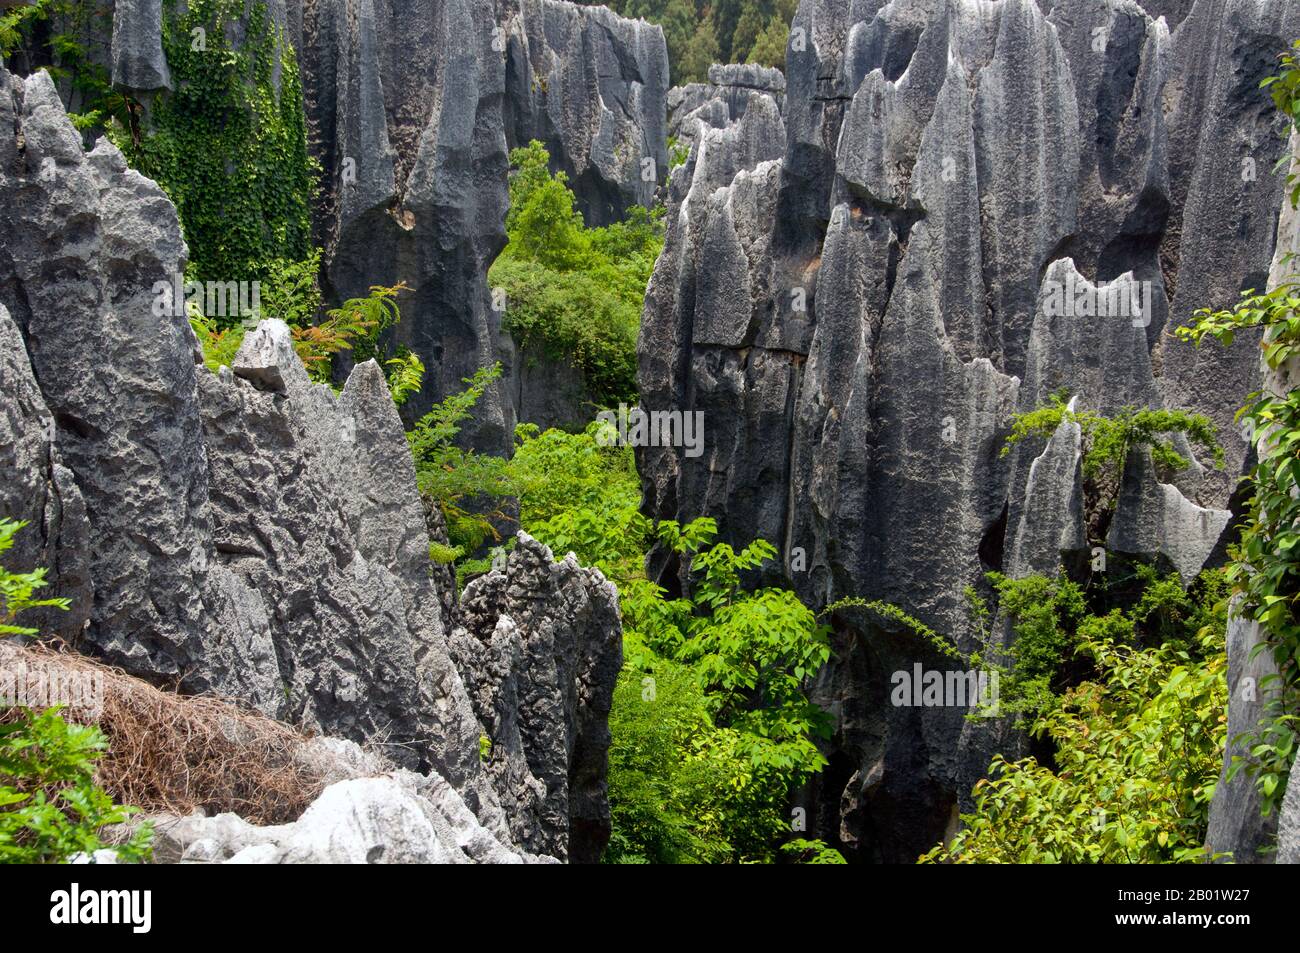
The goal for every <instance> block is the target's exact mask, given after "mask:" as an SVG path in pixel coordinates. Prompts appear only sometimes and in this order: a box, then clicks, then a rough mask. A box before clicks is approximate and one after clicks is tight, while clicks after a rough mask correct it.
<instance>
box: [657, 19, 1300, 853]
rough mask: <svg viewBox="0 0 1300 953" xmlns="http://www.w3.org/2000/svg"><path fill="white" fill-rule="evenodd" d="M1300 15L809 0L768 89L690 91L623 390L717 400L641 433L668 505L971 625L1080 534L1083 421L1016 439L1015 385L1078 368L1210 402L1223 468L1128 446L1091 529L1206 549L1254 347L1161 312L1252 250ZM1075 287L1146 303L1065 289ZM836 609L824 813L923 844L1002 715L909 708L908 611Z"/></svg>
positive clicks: (845, 584)
mask: <svg viewBox="0 0 1300 953" xmlns="http://www.w3.org/2000/svg"><path fill="white" fill-rule="evenodd" d="M1298 33H1300V7H1297V6H1296V5H1295V4H1293V3H1289V2H1286V0H1259V2H1255V0H1226V2H1217V0H1195V2H1190V0H1189V2H1172V3H1155V2H1152V3H1136V2H1131V0H1086V2H1067V0H1057V2H1055V3H1050V2H1048V3H1035V2H1034V0H1000V2H994V3H982V2H974V0H892V2H887V3H886V2H879V0H870V2H865V3H853V4H848V3H837V2H831V0H803V2H801V3H800V5H799V8H798V12H797V14H796V15H795V19H794V22H793V24H792V40H791V44H790V46H789V47H788V48H787V56H786V70H785V80H784V84H774V83H770V82H753V83H749V84H742V83H738V82H736V80H735V79H734V78H733V77H732V74H725V73H718V74H717V75H716V76H711V80H713V82H712V84H711V85H710V86H708V87H701V86H693V87H685V88H683V89H681V90H674V91H673V93H672V94H670V104H671V105H673V106H674V107H675V109H676V112H675V113H674V115H673V116H672V117H671V119H670V128H672V129H675V130H679V133H678V134H679V135H680V136H681V137H682V139H683V141H687V140H689V141H690V142H691V143H692V148H691V152H690V156H689V158H688V159H687V161H686V163H685V164H684V165H683V166H681V167H679V168H677V169H675V170H674V171H673V174H672V178H671V183H670V196H669V202H670V204H669V211H668V222H669V231H668V237H667V243H666V246H665V250H664V253H663V255H662V256H661V258H660V260H659V263H658V266H657V268H656V271H655V274H654V277H653V279H652V281H651V284H650V289H649V293H648V295H647V299H646V308H645V312H644V317H643V323H642V331H641V341H640V347H639V359H640V371H639V383H640V387H641V393H642V403H643V405H644V406H645V407H646V409H648V410H667V409H672V408H689V409H692V410H703V411H704V412H705V428H706V444H705V446H706V449H705V453H704V454H703V456H701V457H698V458H695V459H692V458H689V457H687V456H686V455H685V454H684V453H683V452H682V451H681V450H680V449H678V450H674V449H672V448H645V449H642V450H640V451H639V463H640V465H641V473H642V478H643V481H644V483H645V488H646V492H647V502H648V511H649V513H650V515H651V516H654V517H659V518H670V519H691V518H694V517H697V516H701V515H712V516H716V517H723V516H724V515H725V517H726V518H725V519H720V522H721V524H722V527H723V535H724V537H725V538H726V539H727V540H728V541H729V542H732V543H743V542H745V541H747V540H748V539H751V538H753V537H756V536H761V537H764V538H766V539H769V540H772V541H774V542H776V543H777V544H778V545H779V547H780V549H781V551H782V563H783V564H784V566H783V569H774V570H772V571H771V572H770V573H769V575H770V576H771V577H774V578H775V577H780V578H784V579H785V581H787V582H788V583H789V584H790V585H792V586H793V587H794V588H795V589H796V590H797V591H798V592H799V593H800V595H801V596H803V597H804V598H805V600H806V601H809V602H810V603H812V604H814V605H825V604H827V603H829V602H831V601H834V600H836V599H839V598H841V597H845V596H858V597H863V598H867V599H882V600H885V601H888V602H891V603H894V604H896V605H898V606H900V607H902V608H903V609H905V610H906V611H908V612H910V613H912V614H913V615H915V616H918V617H919V618H920V619H921V620H922V621H924V622H925V623H926V624H928V625H930V626H932V627H933V628H934V629H936V630H937V631H939V632H942V633H945V634H948V635H950V636H951V637H953V638H954V639H956V640H957V642H958V644H959V646H960V647H961V648H962V649H963V650H968V649H970V648H971V647H973V644H974V643H973V642H972V639H973V637H974V632H973V631H972V624H971V621H970V619H969V616H968V613H967V611H966V604H965V599H964V596H963V590H964V588H965V587H966V586H971V585H974V586H980V585H981V584H982V578H983V575H984V573H985V572H987V571H989V570H1002V571H1008V572H1013V573H1024V572H1028V571H1035V570H1036V571H1048V572H1051V571H1053V570H1054V568H1055V567H1056V566H1058V565H1060V564H1062V563H1063V562H1064V563H1067V564H1070V563H1072V562H1074V561H1077V560H1079V559H1083V558H1087V557H1088V556H1089V551H1088V550H1089V547H1088V545H1087V543H1086V540H1087V535H1086V532H1085V530H1086V526H1085V522H1084V521H1085V519H1086V516H1085V513H1084V508H1083V506H1082V501H1081V490H1080V479H1081V477H1080V472H1079V449H1078V448H1079V438H1078V435H1077V433H1074V432H1071V431H1070V430H1069V428H1064V429H1062V430H1058V432H1057V433H1056V435H1055V436H1054V437H1053V438H1052V440H1051V441H1043V440H1041V439H1038V440H1035V441H1030V442H1025V443H1021V444H1018V445H1017V446H1016V448H1015V449H1014V450H1013V452H1012V453H1010V454H1009V455H1008V456H1006V457H1005V458H1004V457H1002V456H1001V455H1000V450H1001V447H1002V446H1003V442H1004V439H1005V437H1006V436H1007V433H1008V428H1009V422H1010V417H1011V415H1012V413H1014V412H1018V411H1026V410H1029V409H1032V408H1034V407H1036V406H1039V405H1041V404H1043V403H1045V401H1046V399H1047V398H1048V397H1049V396H1050V395H1051V394H1053V393H1056V392H1057V391H1058V390H1060V389H1061V388H1064V389H1065V390H1066V391H1067V392H1068V393H1069V394H1070V396H1071V397H1072V398H1073V399H1075V400H1077V401H1078V402H1079V406H1082V407H1087V408H1089V409H1091V410H1095V411H1099V412H1102V413H1113V412H1114V411H1116V410H1119V409H1120V408H1122V407H1125V406H1132V407H1151V408H1160V407H1166V406H1168V407H1189V408H1191V409H1193V410H1196V411H1200V412H1202V413H1205V414H1206V415H1208V416H1209V417H1211V418H1212V419H1213V420H1214V422H1215V423H1216V424H1217V425H1218V427H1219V433H1220V436H1221V442H1222V443H1223V444H1224V449H1225V451H1226V458H1227V459H1226V465H1225V466H1224V468H1223V469H1221V470H1217V469H1215V468H1214V465H1213V461H1211V460H1208V459H1202V460H1194V463H1193V466H1192V467H1191V468H1190V469H1189V470H1188V471H1186V472H1184V473H1182V474H1179V475H1178V476H1177V477H1175V478H1173V480H1172V482H1161V477H1160V476H1159V475H1157V474H1156V473H1155V471H1154V469H1153V468H1152V467H1151V466H1150V464H1149V461H1147V460H1146V459H1145V455H1141V454H1139V455H1135V458H1134V459H1133V460H1131V461H1130V466H1129V468H1128V470H1127V472H1126V474H1125V480H1124V488H1123V493H1122V495H1121V501H1120V507H1119V511H1118V513H1117V515H1116V517H1115V518H1114V520H1113V522H1112V525H1111V526H1110V530H1109V535H1108V537H1107V540H1108V542H1107V545H1108V546H1109V547H1110V549H1111V554H1110V555H1111V556H1112V557H1115V556H1121V557H1122V556H1132V557H1142V558H1145V559H1155V560H1156V561H1157V562H1158V563H1159V564H1161V565H1163V566H1165V567H1166V568H1168V569H1177V570H1178V571H1179V572H1180V573H1181V574H1182V575H1183V577H1184V578H1185V579H1190V578H1191V577H1194V576H1195V575H1196V573H1197V572H1198V571H1199V570H1200V569H1201V567H1202V566H1203V565H1205V564H1206V563H1207V562H1208V561H1209V560H1211V559H1212V558H1213V557H1214V554H1215V553H1216V551H1218V550H1219V548H1220V547H1221V544H1222V538H1221V537H1222V536H1223V534H1224V531H1225V528H1226V527H1227V526H1229V525H1230V523H1231V522H1232V520H1231V513H1230V506H1231V505H1232V503H1231V500H1230V497H1231V494H1232V490H1233V487H1234V485H1235V483H1236V480H1237V478H1238V476H1240V475H1241V474H1242V473H1243V472H1244V471H1245V469H1246V468H1247V467H1248V466H1249V465H1250V462H1251V460H1252V453H1251V448H1250V445H1249V444H1248V442H1247V441H1245V440H1244V439H1242V438H1241V437H1240V435H1239V434H1238V432H1237V430H1236V428H1235V426H1234V424H1233V415H1234V413H1235V411H1236V409H1237V408H1238V407H1239V406H1240V405H1241V403H1242V402H1243V400H1244V397H1245V395H1246V394H1248V393H1249V392H1250V391H1252V390H1254V389H1255V388H1256V387H1257V386H1258V384H1259V369H1258V367H1257V366H1256V362H1257V360H1258V359H1257V357H1256V355H1255V353H1254V352H1253V349H1252V348H1250V347H1249V346H1241V347H1236V348H1232V349H1222V348H1210V347H1206V348H1202V349H1199V350H1198V349H1195V348H1194V347H1192V345H1190V344H1188V343H1186V342H1182V341H1178V340H1176V339H1175V338H1174V337H1173V336H1172V334H1171V333H1170V332H1171V331H1172V329H1173V328H1174V327H1175V326H1178V325H1181V324H1185V323H1188V322H1190V321H1191V320H1192V312H1193V311H1194V310H1195V309H1196V308H1198V307H1225V306H1229V305H1231V304H1232V303H1233V302H1234V301H1235V300H1236V298H1237V295H1238V292H1239V291H1240V290H1241V289H1242V288H1247V287H1252V286H1256V287H1258V286H1262V284H1263V282H1264V280H1265V279H1266V277H1267V275H1268V271H1269V263H1270V261H1271V260H1272V257H1273V252H1274V240H1275V234H1276V231H1275V225H1276V221H1277V218H1276V217H1277V209H1278V208H1279V205H1280V203H1281V199H1282V175H1281V173H1279V172H1276V171H1273V168H1274V164H1275V163H1276V161H1277V160H1278V158H1279V157H1280V156H1281V155H1282V154H1283V149H1284V147H1285V142H1284V141H1283V140H1282V139H1281V138H1280V137H1279V135H1278V132H1279V128H1280V127H1279V125H1278V120H1277V119H1276V114H1275V113H1274V111H1273V108H1272V103H1271V102H1270V101H1269V98H1268V96H1267V94H1266V93H1264V92H1262V91H1260V90H1259V88H1258V87H1259V83H1260V81H1261V80H1262V79H1263V78H1264V77H1265V76H1266V75H1269V73H1270V72H1271V71H1272V70H1273V68H1274V63H1275V57H1276V55H1277V54H1278V53H1279V52H1280V51H1281V50H1282V49H1283V48H1284V47H1285V46H1286V44H1287V43H1288V42H1289V40H1290V39H1291V38H1293V37H1294V36H1296V35H1297V34H1298ZM779 85H783V87H784V93H783V95H784V104H783V107H782V105H781V103H780V96H781V93H779V92H778V91H777V90H778V86H779ZM742 94H743V95H742ZM739 102H743V103H744V108H743V109H741V108H738V105H737V104H738V103H739ZM1059 286H1064V287H1069V288H1071V289H1073V290H1074V291H1075V292H1076V294H1077V297H1078V299H1079V300H1083V301H1088V302H1096V301H1102V302H1105V301H1114V300H1121V299H1126V298H1127V299H1133V300H1138V301H1141V302H1144V304H1143V306H1142V307H1141V308H1140V309H1139V311H1138V313H1130V312H1129V311H1124V310H1122V309H1121V310H1120V311H1119V312H1118V313H1116V312H1114V311H1109V312H1107V311H1104V310H1098V309H1096V308H1088V307H1083V308H1081V309H1079V310H1077V311H1070V312H1069V313H1068V316H1064V315H1062V314H1061V313H1060V310H1059V308H1057V307H1056V306H1055V304H1054V303H1053V302H1054V301H1059V300H1061V298H1060V296H1059V295H1060V287H1059ZM1054 295H1055V296H1056V297H1054ZM1184 444H1185V441H1182V442H1180V444H1179V449H1180V450H1181V451H1184V452H1185V454H1193V452H1194V451H1193V448H1191V447H1190V446H1184ZM1164 479H1165V480H1166V481H1167V480H1169V479H1170V478H1169V477H1167V476H1166V477H1164ZM796 566H797V567H798V568H793V567H796ZM651 568H652V572H653V575H654V576H655V578H658V579H660V580H661V581H664V582H666V583H667V584H669V585H673V584H674V580H675V577H676V575H677V573H678V571H679V569H680V567H679V566H678V565H677V563H676V562H675V560H673V559H672V558H670V557H669V556H668V555H667V554H656V555H655V556H654V557H653V558H652V567H651ZM840 615H843V614H840ZM835 627H836V636H835V643H836V649H837V654H836V657H835V660H834V661H833V662H832V663H831V664H830V665H829V666H828V667H827V668H826V669H825V670H824V671H823V672H822V673H821V675H820V676H819V677H818V680H817V690H816V697H817V699H818V700H819V701H820V702H821V703H822V704H823V705H825V706H826V707H828V708H829V709H830V710H831V711H832V712H834V713H835V716H836V722H837V728H836V733H835V737H834V741H833V743H832V744H831V745H830V746H829V750H828V753H829V756H830V761H831V765H830V767H829V768H828V769H827V770H826V772H824V774H823V775H822V776H821V778H820V779H818V780H817V781H815V782H814V784H813V787H812V790H811V791H810V792H809V798H810V799H811V803H810V804H809V807H810V808H811V809H810V811H809V813H810V816H813V817H816V818H817V819H818V821H817V824H816V826H815V828H814V830H815V833H816V836H821V837H824V838H826V839H827V840H828V841H830V842H833V843H839V844H843V845H844V846H845V847H846V848H848V849H850V850H851V851H854V852H856V856H858V857H860V858H862V859H877V860H895V861H908V860H912V859H914V858H915V857H916V856H917V854H918V853H920V852H922V851H924V850H926V849H927V848H928V847H929V846H930V845H933V844H934V843H936V842H937V841H938V840H939V839H941V837H942V836H943V835H944V832H945V827H946V826H947V824H948V822H949V818H950V817H951V815H952V812H953V811H954V810H957V809H959V808H967V807H969V802H968V800H967V797H968V794H967V792H969V790H970V787H971V782H972V781H973V780H974V779H975V778H977V777H978V776H979V775H980V774H981V773H982V772H983V770H984V768H985V767H986V766H987V764H988V758H989V756H990V755H991V754H992V753H993V752H994V751H1003V752H1007V751H1012V750H1014V748H1015V745H1016V742H1015V741H1014V739H1012V738H1003V737H999V736H998V731H997V729H996V728H995V727H994V726H991V725H978V726H972V725H971V724H970V723H969V722H965V721H964V720H963V719H962V718H961V717H960V716H958V717H955V718H953V719H949V720H947V721H945V720H944V719H943V718H942V716H939V715H934V714H933V713H930V714H928V715H927V717H926V718H924V719H921V718H918V717H916V713H915V712H914V711H912V710H910V709H906V708H891V707H890V706H888V705H887V704H885V702H884V701H883V699H885V698H886V697H887V696H886V691H885V686H886V685H887V681H888V676H889V673H890V672H891V671H893V670H896V669H903V668H909V667H910V666H911V665H912V664H913V662H915V661H925V662H927V663H929V662H931V661H933V660H932V659H930V658H929V657H928V656H927V655H926V654H925V652H924V650H923V649H922V648H921V647H919V646H918V644H917V642H916V641H915V639H914V638H913V637H912V636H910V635H908V634H906V633H902V632H890V631H883V630H882V629H881V627H880V626H879V625H869V624H866V623H865V622H864V621H863V620H862V619H855V618H848V617H842V618H841V617H837V618H836V621H835Z"/></svg>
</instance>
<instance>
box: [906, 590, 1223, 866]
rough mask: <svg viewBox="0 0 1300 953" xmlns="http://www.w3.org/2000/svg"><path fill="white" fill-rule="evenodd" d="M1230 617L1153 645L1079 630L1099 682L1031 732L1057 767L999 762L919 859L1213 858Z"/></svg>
mask: <svg viewBox="0 0 1300 953" xmlns="http://www.w3.org/2000/svg"><path fill="white" fill-rule="evenodd" d="M1094 618H1096V617H1094ZM1222 622H1223V619H1222V617H1221V616H1219V615H1217V614H1216V617H1215V618H1214V621H1212V622H1211V623H1209V624H1206V625H1205V626H1204V627H1202V628H1201V629H1200V630H1199V631H1198V632H1196V633H1195V634H1191V633H1187V634H1186V637H1185V638H1181V639H1178V640H1175V641H1171V642H1168V643H1165V644H1164V645H1161V646H1160V647H1158V648H1149V649H1144V648H1139V647H1135V646H1132V645H1126V644H1123V643H1121V642H1119V641H1117V640H1116V639H1115V638H1114V636H1113V634H1112V633H1110V632H1107V631H1105V627H1104V626H1101V627H1092V626H1080V628H1079V630H1078V635H1079V639H1078V641H1077V642H1076V644H1075V645H1074V652H1075V654H1076V655H1077V656H1079V657H1080V658H1082V659H1085V660H1087V661H1088V662H1089V663H1091V665H1092V666H1093V667H1094V668H1095V670H1096V672H1097V677H1096V678H1095V679H1094V680H1090V681H1085V682H1083V683H1082V684H1080V685H1078V686H1076V687H1074V688H1071V689H1070V690H1068V691H1067V692H1066V693H1065V694H1064V696H1063V697H1062V698H1061V701H1060V704H1058V705H1056V706H1054V707H1052V708H1051V709H1049V710H1047V711H1046V712H1045V713H1044V714H1043V715H1041V716H1040V717H1039V718H1038V719H1037V720H1036V721H1035V723H1034V726H1033V732H1034V734H1035V735H1037V736H1039V737H1043V738H1047V739H1049V740H1050V741H1051V742H1052V743H1053V744H1054V746H1055V769H1053V768H1052V767H1049V766H1047V765H1044V764H1041V763H1040V762H1039V761H1037V760H1036V759H1034V758H1025V759H1023V760H1020V761H1014V762H1013V761H1008V760H1007V759H1005V758H1003V757H1001V756H998V757H995V758H994V759H993V763H992V765H991V766H990V768H989V777H988V778H987V779H984V780H981V781H979V782H978V783H977V784H976V785H975V790H974V792H973V793H974V797H975V810H974V811H973V812H972V813H971V814H965V815H962V824H963V827H962V829H961V831H959V832H958V834H957V835H956V837H955V838H954V839H953V841H952V842H951V843H950V844H948V845H946V846H945V845H942V844H941V845H939V846H937V847H935V848H934V849H933V850H932V851H930V852H929V853H927V854H925V855H924V856H923V857H922V858H921V860H922V862H929V863H1167V862H1192V861H1200V860H1204V859H1205V858H1206V855H1205V852H1204V849H1203V847H1202V844H1203V842H1204V840H1205V833H1206V828H1207V825H1208V816H1209V804H1210V800H1211V798H1212V797H1213V795H1214V786H1215V784H1216V782H1217V780H1218V775H1219V769H1220V765H1221V759H1222V754H1223V745H1224V740H1225V735H1226V731H1227V729H1226V724H1225V716H1224V709H1225V706H1226V704H1227V683H1226V677H1225V669H1226V661H1225V658H1224V654H1223V627H1222Z"/></svg>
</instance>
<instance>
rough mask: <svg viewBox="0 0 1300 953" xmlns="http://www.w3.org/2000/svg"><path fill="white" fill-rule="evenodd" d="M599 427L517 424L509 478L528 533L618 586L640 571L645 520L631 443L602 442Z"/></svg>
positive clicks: (646, 527)
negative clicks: (542, 428)
mask: <svg viewBox="0 0 1300 953" xmlns="http://www.w3.org/2000/svg"><path fill="white" fill-rule="evenodd" d="M602 426H603V425H602V424H601V423H599V422H597V423H593V424H591V425H589V426H588V427H587V429H586V430H585V431H584V432H583V433H579V434H570V433H565V432H564V431H562V430H548V431H546V432H545V433H539V432H538V429H537V427H536V426H534V425H532V424H520V425H519V426H518V427H517V428H516V429H515V437H516V440H517V442H518V445H517V446H516V448H515V455H514V457H513V458H512V459H511V461H510V478H511V482H512V483H513V485H514V487H515V489H516V492H517V493H518V494H519V521H520V523H521V525H523V526H524V527H525V528H526V529H527V530H528V532H529V533H531V534H532V535H533V536H534V537H536V538H537V539H540V540H542V541H543V542H545V543H546V544H547V545H548V546H550V547H551V548H552V549H553V550H554V551H555V552H556V553H568V552H572V553H574V554H575V555H576V556H577V557H578V560H579V561H580V562H581V563H582V564H583V565H584V566H595V567H596V568H598V569H599V570H600V571H601V572H603V573H604V574H605V575H606V576H607V577H609V578H610V579H612V580H614V582H615V583H617V584H618V585H619V586H620V588H621V587H622V586H623V585H624V584H625V583H627V582H629V581H631V580H633V579H636V578H638V577H640V576H641V575H642V562H643V560H644V558H645V552H646V550H647V549H649V544H650V523H649V521H648V520H647V519H646V518H645V517H643V516H642V515H641V513H640V511H639V510H640V505H641V488H640V482H639V480H638V478H637V475H636V461H635V459H634V455H633V451H632V448H631V447H623V446H614V445H611V444H608V443H606V442H602V440H601V438H600V433H601V427H602Z"/></svg>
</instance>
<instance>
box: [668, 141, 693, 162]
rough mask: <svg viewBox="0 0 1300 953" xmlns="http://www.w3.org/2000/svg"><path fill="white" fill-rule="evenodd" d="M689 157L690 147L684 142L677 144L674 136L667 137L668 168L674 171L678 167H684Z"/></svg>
mask: <svg viewBox="0 0 1300 953" xmlns="http://www.w3.org/2000/svg"><path fill="white" fill-rule="evenodd" d="M690 155H691V147H690V146H688V145H687V144H686V143H684V142H679V141H678V139H677V137H676V136H669V137H668V168H670V169H675V168H677V167H678V166H679V165H685V164H686V160H687V159H689V158H690Z"/></svg>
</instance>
